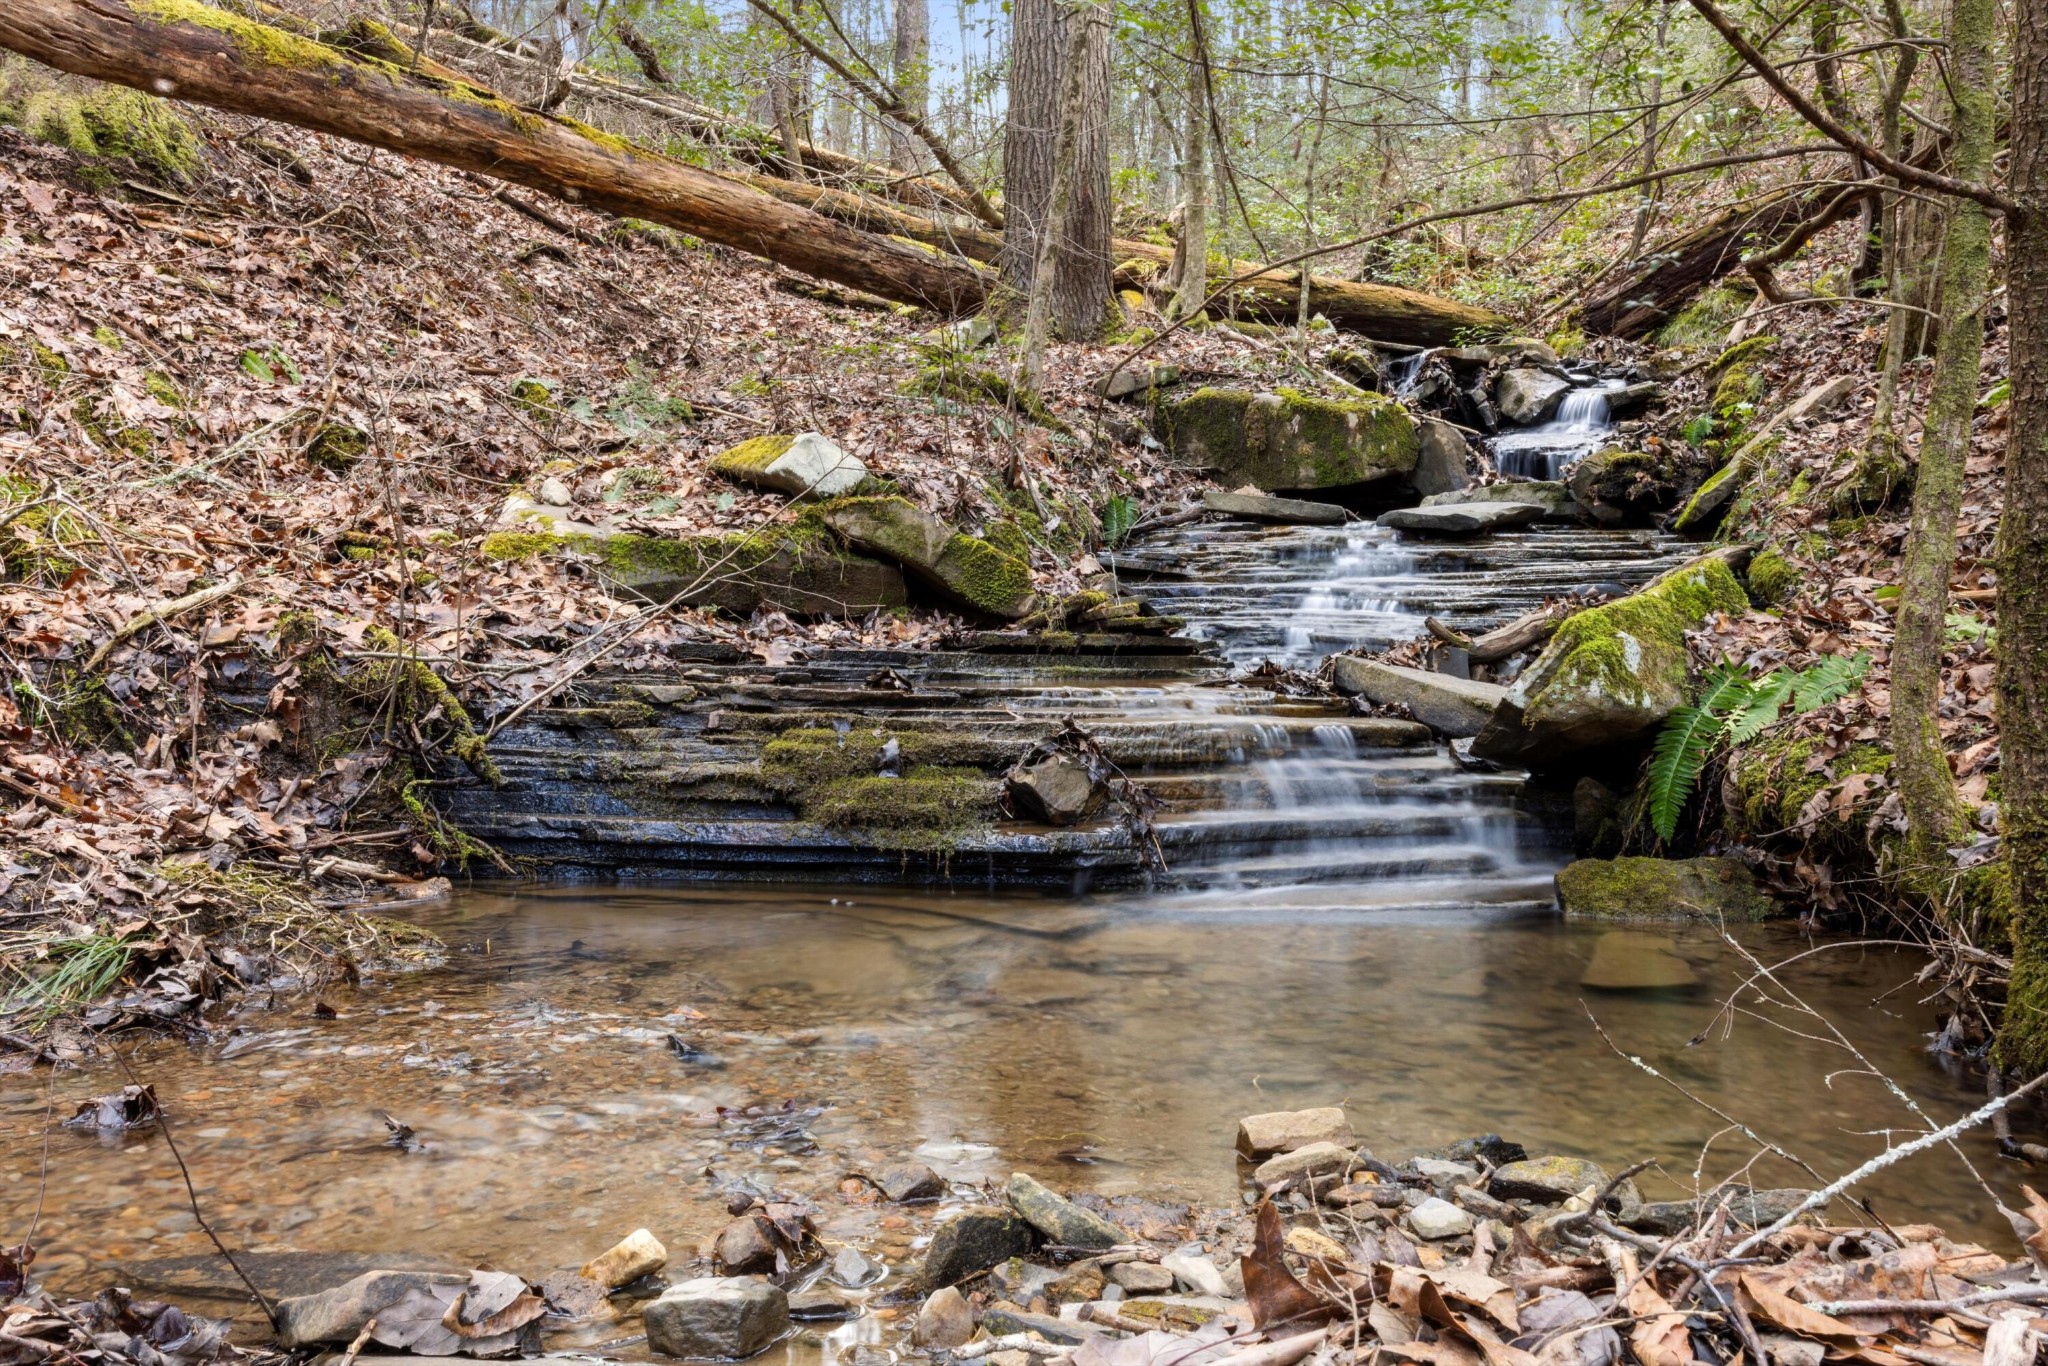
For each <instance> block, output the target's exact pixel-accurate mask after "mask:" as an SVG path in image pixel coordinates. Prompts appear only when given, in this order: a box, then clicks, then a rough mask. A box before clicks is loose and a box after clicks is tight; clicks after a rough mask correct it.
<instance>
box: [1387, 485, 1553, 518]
mask: <svg viewBox="0 0 2048 1366" xmlns="http://www.w3.org/2000/svg"><path fill="white" fill-rule="evenodd" d="M1463 503H1534V504H1536V505H1537V506H1538V507H1540V508H1542V509H1543V516H1542V517H1540V518H1538V519H1537V520H1539V521H1544V522H1574V523H1576V522H1580V521H1582V520H1584V519H1583V518H1581V517H1580V515H1579V505H1578V504H1577V503H1574V502H1573V501H1572V491H1571V490H1570V489H1569V488H1567V487H1566V486H1565V485H1564V483H1563V481H1561V480H1552V479H1517V480H1515V481H1513V482H1511V483H1501V484H1475V485H1473V486H1472V487H1471V488H1464V489H1453V490H1452V491H1450V492H1448V493H1433V494H1431V495H1430V496H1429V497H1427V498H1425V499H1423V500H1422V505H1423V506H1424V507H1426V508H1433V507H1446V506H1453V505H1457V504H1463Z"/></svg>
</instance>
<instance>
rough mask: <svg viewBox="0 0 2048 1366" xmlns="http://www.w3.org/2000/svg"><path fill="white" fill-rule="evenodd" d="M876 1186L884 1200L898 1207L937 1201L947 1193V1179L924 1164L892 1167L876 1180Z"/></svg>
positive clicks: (917, 1163)
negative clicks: (924, 1201)
mask: <svg viewBox="0 0 2048 1366" xmlns="http://www.w3.org/2000/svg"><path fill="white" fill-rule="evenodd" d="M875 1185H876V1186H877V1187H878V1188H879V1189H880V1190H881V1192H882V1198H883V1199H885V1200H888V1201H889V1202H890V1203H892V1204H897V1205H908V1204H914V1203H916V1202H918V1201H921V1200H936V1199H938V1198H939V1197H940V1196H942V1195H944V1194H945V1193H946V1182H945V1178H944V1177H942V1176H940V1175H939V1174H938V1173H937V1172H935V1171H933V1170H932V1169H931V1168H930V1167H927V1166H925V1165H924V1164H923V1163H922V1162H910V1163H906V1164H904V1165H903V1166H900V1167H891V1168H889V1170H887V1171H885V1172H883V1173H882V1174H881V1175H880V1176H879V1177H877V1178H875Z"/></svg>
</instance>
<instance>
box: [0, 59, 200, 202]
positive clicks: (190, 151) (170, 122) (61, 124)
mask: <svg viewBox="0 0 2048 1366" xmlns="http://www.w3.org/2000/svg"><path fill="white" fill-rule="evenodd" d="M9 112H10V113H11V117H10V118H9V119H8V120H7V121H8V122H15V123H19V124H20V125H21V126H22V128H23V129H25V130H26V131H27V132H28V134H29V136H31V137H33V138H35V139H36V140H37V141H39V142H48V143H54V144H56V145H57V146H60V147H63V148H65V149H67V150H68V151H71V152H74V153H76V154H77V155H78V156H80V157H81V158H84V159H85V160H86V163H87V164H88V166H91V165H94V164H95V163H98V162H103V161H111V162H123V163H126V164H127V165H129V166H132V167H134V168H135V169H136V170H137V171H139V172H140V173H142V174H143V175H144V176H146V177H148V178H150V179H153V180H157V181H160V182H166V183H170V184H186V183H189V182H190V181H191V179H192V177H193V176H194V175H195V174H196V173H197V172H198V170H199V164H200V156H201V151H200V143H199V138H198V135H197V134H195V133H194V132H193V131H192V126H191V125H190V124H189V123H187V122H185V120H184V119H183V118H182V117H181V116H180V115H179V113H178V111H177V110H176V109H175V108H174V107H173V106H172V105H171V104H170V103H169V102H167V101H165V100H161V99H158V98H157V97H156V96H154V95H146V94H144V93H142V92H141V91H139V90H130V89H128V88H126V87H125V86H116V85H95V86H93V87H91V88H90V89H87V90H84V91H79V90H76V89H74V88H72V87H71V85H70V84H68V83H66V84H62V85H52V86H50V87H48V88H45V89H40V90H35V91H33V92H31V93H29V94H27V95H26V96H25V97H24V98H23V99H22V100H21V102H20V106H19V108H18V109H16V110H12V111H9ZM84 178H85V179H86V180H88V181H102V180H104V181H106V182H107V183H109V184H111V183H112V180H113V179H114V177H113V176H111V175H109V174H108V173H107V172H106V171H105V170H99V171H97V172H95V173H92V174H88V175H86V176H85V177H84Z"/></svg>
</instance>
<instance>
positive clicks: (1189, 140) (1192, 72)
mask: <svg viewBox="0 0 2048 1366" xmlns="http://www.w3.org/2000/svg"><path fill="white" fill-rule="evenodd" d="M1191 3H1192V0H1191ZM1189 14H1190V18H1191V19H1192V18H1198V17H1199V15H1198V14H1197V13H1196V12H1195V11H1194V10H1193V9H1192V8H1191V9H1190V11H1189ZM1183 105H1184V118H1185V123H1184V126H1183V132H1182V134H1181V186H1182V190H1181V222H1180V251H1179V254H1178V256H1177V258H1176V260H1177V262H1178V264H1179V265H1180V275H1179V278H1177V279H1176V280H1174V282H1173V285H1174V293H1173V307H1172V310H1171V313H1172V316H1173V317H1175V318H1185V317H1187V316H1189V315H1190V314H1192V313H1193V312H1194V311H1195V310H1196V309H1197V308H1200V307H1201V306H1202V300H1203V299H1204V298H1205V297H1207V295H1208V293H1209V290H1208V288H1207V285H1208V278H1209V270H1208V263H1209V176H1208V166H1209V72H1208V64H1207V63H1206V62H1204V61H1203V60H1202V50H1201V44H1200V43H1198V42H1197V41H1195V38H1194V35H1193V34H1192V33H1191V34H1190V35H1189V38H1188V73H1187V95H1186V99H1185V100H1184V102H1183Z"/></svg>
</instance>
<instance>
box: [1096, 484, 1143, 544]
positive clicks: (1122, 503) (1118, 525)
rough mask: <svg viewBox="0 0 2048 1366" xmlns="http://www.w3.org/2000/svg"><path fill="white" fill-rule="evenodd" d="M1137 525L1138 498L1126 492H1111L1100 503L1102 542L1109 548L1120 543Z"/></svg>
mask: <svg viewBox="0 0 2048 1366" xmlns="http://www.w3.org/2000/svg"><path fill="white" fill-rule="evenodd" d="M1137 525H1138V500H1137V499H1135V498H1133V497H1131V495H1129V494H1128V493H1118V494H1113V495H1111V496H1110V499H1109V501H1108V502H1106V503H1104V504H1103V505H1102V543H1103V544H1104V545H1106V546H1108V547H1109V548H1110V549H1111V550H1114V549H1116V548H1117V547H1118V546H1120V545H1122V544H1123V543H1124V541H1125V540H1127V539H1128V538H1129V537H1130V534H1131V529H1132V528H1133V527H1135V526H1137Z"/></svg>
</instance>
